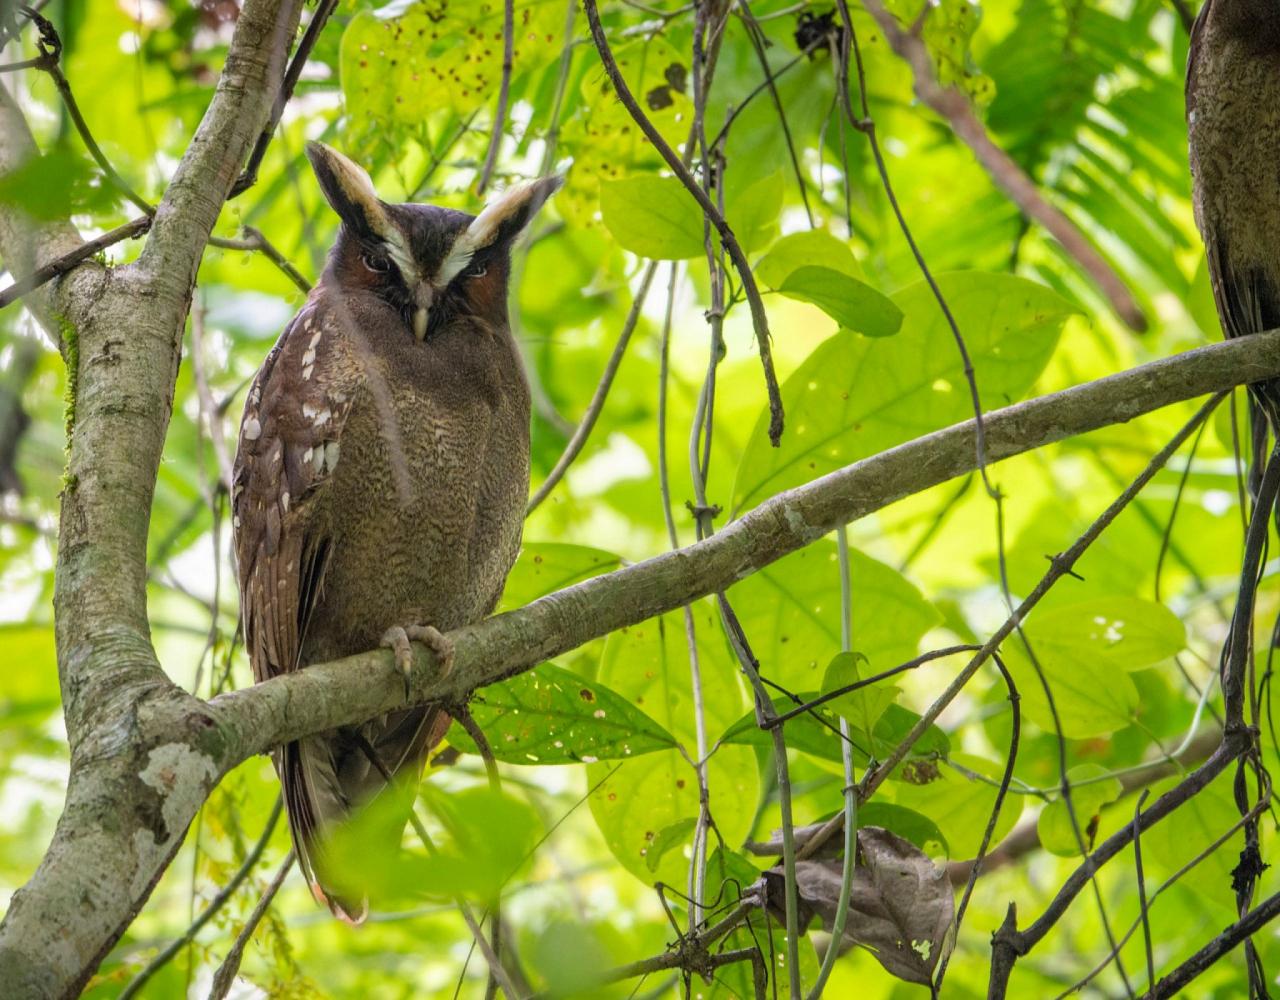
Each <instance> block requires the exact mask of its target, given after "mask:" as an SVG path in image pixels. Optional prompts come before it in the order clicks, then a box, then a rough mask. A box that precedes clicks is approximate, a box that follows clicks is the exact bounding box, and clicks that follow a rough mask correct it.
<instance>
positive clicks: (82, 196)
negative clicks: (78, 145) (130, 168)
mask: <svg viewBox="0 0 1280 1000" xmlns="http://www.w3.org/2000/svg"><path fill="white" fill-rule="evenodd" d="M120 200H122V199H121V197H120V195H119V194H118V192H117V191H116V189H115V187H114V186H113V185H112V184H110V183H108V182H106V181H105V180H104V179H103V178H102V176H101V175H100V174H99V173H98V172H97V170H96V169H95V168H94V165H93V163H92V162H91V161H90V160H89V159H88V158H87V157H84V156H80V155H78V154H76V153H72V152H71V151H70V150H68V149H54V150H52V151H51V152H48V153H45V154H43V155H40V156H33V157H31V158H29V159H27V160H26V161H24V162H23V163H21V164H20V165H19V166H18V167H17V168H16V169H14V170H10V171H9V172H8V173H6V174H4V175H3V176H0V204H7V205H16V206H18V207H19V208H21V209H22V210H23V212H25V213H26V214H28V215H30V216H32V217H33V218H36V219H60V218H66V217H67V216H68V215H70V214H72V213H73V212H74V213H78V212H107V211H110V210H111V208H112V207H113V206H114V205H115V204H116V203H117V201H120Z"/></svg>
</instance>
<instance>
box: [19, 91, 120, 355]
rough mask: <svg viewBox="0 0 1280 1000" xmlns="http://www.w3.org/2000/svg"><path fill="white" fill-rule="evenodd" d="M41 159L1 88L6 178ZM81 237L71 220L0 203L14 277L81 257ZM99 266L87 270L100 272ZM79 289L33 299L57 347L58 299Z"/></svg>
mask: <svg viewBox="0 0 1280 1000" xmlns="http://www.w3.org/2000/svg"><path fill="white" fill-rule="evenodd" d="M36 155H38V151H37V149H36V143H35V140H34V139H33V138H32V137H31V130H30V128H28V127H27V121H26V118H24V117H23V114H22V112H21V110H19V108H18V106H17V104H16V103H14V100H13V98H12V97H11V96H10V95H9V92H8V91H7V90H6V89H5V88H4V87H0V175H4V174H9V173H12V172H13V171H15V170H17V169H18V168H19V167H20V166H22V164H23V163H25V162H26V161H27V160H28V159H30V158H31V157H33V156H36ZM83 242H84V241H83V240H82V239H81V238H80V233H79V232H78V231H77V230H76V227H75V226H73V225H72V224H71V223H70V222H68V221H66V220H53V221H41V220H37V219H33V218H31V216H29V215H27V214H26V213H25V212H23V211H22V209H20V208H19V207H17V206H16V205H14V204H13V203H12V202H3V203H0V258H2V259H3V260H4V265H5V267H6V268H7V269H8V270H9V273H10V274H13V275H15V276H17V275H20V274H32V273H33V272H35V271H38V270H40V269H41V268H44V267H46V266H48V265H50V264H51V263H53V262H54V261H57V260H59V259H60V258H62V257H65V256H66V255H67V254H72V253H75V252H76V251H77V250H79V249H80V248H81V247H82V246H83ZM98 270H99V269H98V268H92V269H90V268H86V269H85V271H86V272H90V271H93V272H97V271H98ZM98 277H99V275H98V274H96V273H84V274H83V275H81V276H80V277H79V278H78V279H77V280H76V281H75V282H74V284H76V285H77V288H76V289H75V290H74V291H75V292H76V293H79V292H84V291H85V290H87V288H88V287H89V286H90V285H92V284H96V282H97V279H98ZM71 294H73V290H72V289H70V288H68V289H45V290H44V291H42V292H41V293H40V294H39V295H33V296H30V297H29V298H28V300H27V308H28V309H30V310H31V312H32V314H33V315H34V316H35V317H36V319H37V320H39V322H40V325H41V326H42V327H44V329H45V331H46V332H47V333H48V334H49V337H50V339H51V341H52V342H53V344H54V346H55V347H58V348H59V349H62V331H61V327H60V324H59V322H58V319H57V314H58V313H59V312H61V311H62V308H63V307H62V306H61V305H60V304H59V302H58V299H59V297H60V296H61V295H71Z"/></svg>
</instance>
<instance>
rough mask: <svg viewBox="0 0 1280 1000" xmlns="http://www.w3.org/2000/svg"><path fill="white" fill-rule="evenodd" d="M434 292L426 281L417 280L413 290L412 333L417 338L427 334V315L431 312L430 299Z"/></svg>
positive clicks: (420, 338)
mask: <svg viewBox="0 0 1280 1000" xmlns="http://www.w3.org/2000/svg"><path fill="white" fill-rule="evenodd" d="M435 294H436V292H435V289H434V288H433V287H432V286H431V283H430V282H427V281H419V282H418V284H417V286H416V287H415V288H414V290H413V335H414V336H415V337H417V338H418V339H419V340H422V339H424V338H425V337H426V335H427V317H428V316H429V315H430V314H431V300H432V299H434V298H435Z"/></svg>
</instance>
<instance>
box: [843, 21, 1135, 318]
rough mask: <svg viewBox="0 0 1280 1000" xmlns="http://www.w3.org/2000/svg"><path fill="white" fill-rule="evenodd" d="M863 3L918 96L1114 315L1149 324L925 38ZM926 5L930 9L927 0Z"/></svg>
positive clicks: (1115, 276) (1111, 271) (1118, 280)
mask: <svg viewBox="0 0 1280 1000" xmlns="http://www.w3.org/2000/svg"><path fill="white" fill-rule="evenodd" d="M839 2H840V8H841V11H842V13H844V12H846V11H847V6H846V3H845V0H839ZM863 6H864V7H865V8H866V9H867V12H868V13H869V14H870V15H871V16H872V17H873V18H874V19H875V21H876V24H878V25H879V26H880V30H881V31H882V32H883V33H884V36H885V39H886V40H887V41H888V42H889V46H890V47H891V48H892V49H893V51H894V52H896V53H897V54H898V56H899V57H901V58H902V59H903V61H905V62H906V63H907V65H908V66H910V67H911V73H912V76H913V77H914V80H915V92H916V96H918V97H919V98H920V100H921V101H923V102H924V103H925V104H926V105H928V106H929V107H930V108H932V109H933V110H934V111H935V112H937V113H938V114H939V115H941V116H942V117H943V118H944V119H945V120H946V121H947V123H948V124H949V125H950V126H951V130H952V131H953V132H954V133H955V135H956V137H957V138H958V139H959V140H960V141H961V142H963V143H964V144H965V145H967V146H968V147H969V149H970V150H972V151H973V155H974V156H975V157H976V158H977V160H978V163H979V164H981V165H982V167H983V168H984V169H986V171H987V173H988V174H989V175H990V177H991V179H992V181H994V182H995V184H996V186H997V187H999V188H1000V189H1002V190H1003V191H1004V192H1005V194H1007V195H1008V196H1009V198H1010V200H1011V201H1013V203H1014V204H1015V205H1017V206H1018V209H1019V210H1020V211H1021V212H1023V214H1025V215H1027V216H1029V217H1030V218H1032V219H1034V220H1035V221H1036V222H1038V223H1040V225H1042V226H1044V228H1045V229H1046V230H1047V231H1048V232H1049V234H1050V235H1051V236H1053V237H1054V239H1056V240H1057V241H1058V242H1059V243H1060V244H1061V245H1062V248H1063V249H1064V250H1065V251H1066V252H1067V254H1068V255H1069V256H1070V257H1071V258H1072V259H1074V260H1075V262H1076V263H1077V264H1079V265H1080V267H1081V269H1082V270H1083V271H1084V272H1085V273H1086V274H1087V275H1089V277H1090V278H1092V279H1093V281H1094V282H1095V283H1096V284H1097V286H1098V287H1099V288H1100V289H1101V290H1102V293H1103V294H1104V295H1105V296H1106V298H1107V300H1108V302H1110V303H1111V308H1112V309H1114V310H1115V312H1116V315H1118V316H1119V317H1120V318H1121V319H1122V320H1124V322H1125V323H1127V324H1128V325H1129V327H1130V328H1131V329H1133V330H1137V331H1139V332H1141V331H1143V330H1145V329H1146V328H1147V319H1146V317H1145V316H1144V315H1143V313H1142V310H1141V309H1140V308H1139V307H1138V303H1137V302H1136V300H1135V299H1134V297H1133V294H1132V293H1131V292H1130V291H1129V288H1128V286H1126V285H1125V283H1124V280H1123V279H1122V278H1121V277H1120V276H1119V275H1118V274H1117V273H1116V272H1115V270H1114V269H1113V268H1112V267H1111V265H1110V264H1108V263H1107V261H1106V260H1105V259H1104V258H1103V256H1102V255H1101V254H1100V253H1099V252H1098V251H1097V250H1096V249H1095V248H1094V246H1093V244H1092V243H1090V242H1089V240H1088V239H1087V238H1086V237H1085V235H1084V234H1083V233H1082V232H1080V230H1079V229H1078V228H1077V227H1076V225H1075V224H1074V223H1073V222H1072V221H1071V220H1070V219H1068V218H1067V217H1066V216H1065V215H1064V214H1063V213H1062V212H1061V211H1059V210H1058V209H1057V208H1054V207H1053V206H1052V205H1050V204H1049V203H1048V202H1047V201H1046V200H1045V199H1044V196H1043V195H1041V194H1040V191H1039V190H1038V189H1037V188H1036V184H1035V181H1033V180H1032V179H1031V178H1030V177H1028V176H1027V174H1026V172H1025V171H1023V169H1022V168H1021V167H1020V166H1018V164H1017V163H1016V162H1014V160H1013V158H1012V157H1010V156H1009V154H1008V153H1006V152H1005V151H1004V150H1003V149H1001V148H1000V147H999V146H997V145H996V143H995V141H994V140H993V139H992V138H991V136H990V135H989V134H988V132H987V130H986V128H985V127H984V126H983V124H982V122H980V121H979V120H978V117H977V115H975V114H974V113H973V105H972V104H970V103H969V99H968V98H967V97H965V95H964V94H962V93H961V92H960V91H959V90H957V89H956V88H955V87H943V86H942V85H941V84H939V83H938V79H937V76H936V74H935V73H934V69H933V56H931V55H930V54H929V50H928V48H927V47H926V46H925V43H924V41H923V40H922V39H921V38H920V37H919V36H918V35H916V34H914V33H912V32H908V31H903V30H902V28H900V27H899V26H898V22H897V21H896V20H895V19H894V17H893V15H892V14H890V13H889V11H888V10H886V9H885V7H884V4H883V3H881V0H863ZM925 9H926V10H927V9H928V5H926V6H925ZM846 18H847V14H846ZM846 30H848V24H847V20H846Z"/></svg>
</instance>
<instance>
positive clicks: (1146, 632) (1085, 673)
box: [1006, 596, 1186, 739]
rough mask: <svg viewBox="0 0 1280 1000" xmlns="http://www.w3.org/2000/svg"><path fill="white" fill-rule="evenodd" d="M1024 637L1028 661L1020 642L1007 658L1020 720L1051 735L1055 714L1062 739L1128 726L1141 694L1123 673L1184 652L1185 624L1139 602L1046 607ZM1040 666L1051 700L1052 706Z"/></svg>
mask: <svg viewBox="0 0 1280 1000" xmlns="http://www.w3.org/2000/svg"><path fill="white" fill-rule="evenodd" d="M1023 633H1024V635H1025V636H1026V641H1027V642H1028V643H1030V649H1031V655H1028V653H1027V650H1026V648H1025V647H1024V646H1023V643H1022V641H1021V640H1020V639H1019V640H1015V641H1013V642H1011V643H1009V644H1008V646H1007V652H1006V658H1007V665H1008V666H1009V669H1010V671H1011V672H1012V674H1013V678H1014V682H1015V683H1016V684H1017V686H1018V693H1019V694H1020V695H1021V696H1022V711H1023V714H1024V716H1025V717H1026V718H1028V719H1030V720H1031V721H1032V722H1034V723H1035V724H1036V725H1038V726H1039V727H1040V728H1041V729H1044V730H1047V731H1049V732H1052V731H1053V728H1054V725H1055V723H1054V713H1053V709H1056V710H1057V715H1058V724H1060V725H1061V728H1062V734H1063V735H1064V736H1067V737H1069V738H1071V739H1087V738H1089V737H1093V736H1105V735H1107V734H1109V733H1113V732H1115V731H1116V730H1118V729H1123V728H1124V727H1125V726H1127V725H1129V724H1130V723H1131V722H1132V721H1133V713H1134V710H1135V709H1136V708H1137V707H1138V690H1137V688H1136V687H1134V684H1133V681H1132V680H1130V679H1129V677H1128V674H1127V673H1126V672H1127V671H1131V670H1141V669H1143V668H1145V667H1149V666H1152V665H1153V664H1156V663H1159V662H1161V661H1162V660H1165V659H1167V658H1168V657H1170V656H1173V655H1174V654H1175V653H1177V652H1179V651H1180V650H1182V649H1183V648H1184V647H1185V646H1186V626H1184V625H1183V624H1182V622H1181V621H1180V620H1179V619H1178V618H1177V616H1176V615H1174V614H1173V613H1172V612H1171V611H1169V610H1168V609H1167V608H1165V607H1164V606H1163V605H1161V604H1156V603H1155V602H1153V601H1145V600H1142V599H1140V598H1137V597H1119V596H1117V597H1105V598H1099V599H1095V600H1091V601H1082V602H1080V603H1077V604H1068V605H1062V606H1059V607H1055V608H1051V609H1047V610H1045V611H1043V612H1039V613H1037V614H1035V615H1033V616H1032V618H1031V619H1030V620H1029V621H1028V622H1027V624H1026V625H1025V626H1024V627H1023ZM1032 656H1034V661H1033V659H1032ZM1037 663H1038V664H1039V665H1040V668H1041V670H1042V671H1043V672H1044V675H1045V679H1046V680H1047V681H1048V684H1049V689H1050V691H1051V692H1052V694H1053V705H1052V708H1051V707H1050V704H1049V699H1048V697H1047V696H1046V694H1045V690H1044V685H1043V684H1042V683H1041V681H1040V678H1039V677H1038V676H1037V674H1036V670H1035V664H1037Z"/></svg>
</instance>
